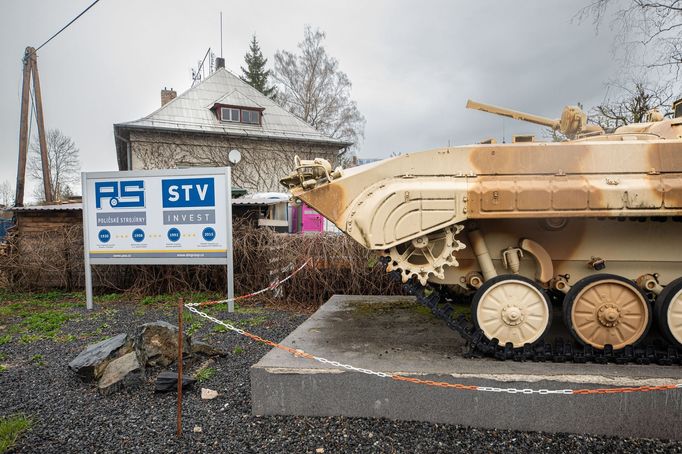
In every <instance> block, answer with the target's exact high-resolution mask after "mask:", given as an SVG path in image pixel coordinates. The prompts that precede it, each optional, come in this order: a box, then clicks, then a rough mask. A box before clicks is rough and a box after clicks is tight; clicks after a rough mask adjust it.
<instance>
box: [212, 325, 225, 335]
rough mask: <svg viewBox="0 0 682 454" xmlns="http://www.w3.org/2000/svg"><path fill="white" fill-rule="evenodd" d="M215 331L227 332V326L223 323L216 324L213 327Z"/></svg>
mask: <svg viewBox="0 0 682 454" xmlns="http://www.w3.org/2000/svg"><path fill="white" fill-rule="evenodd" d="M213 332H214V333H226V332H227V328H225V327H224V326H223V325H215V326H214V327H213Z"/></svg>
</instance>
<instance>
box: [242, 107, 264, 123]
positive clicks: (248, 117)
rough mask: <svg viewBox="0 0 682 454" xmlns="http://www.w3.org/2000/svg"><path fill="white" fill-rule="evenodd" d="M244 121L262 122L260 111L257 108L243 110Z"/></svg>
mask: <svg viewBox="0 0 682 454" xmlns="http://www.w3.org/2000/svg"><path fill="white" fill-rule="evenodd" d="M242 123H251V124H254V125H258V124H260V112H258V111H257V110H242Z"/></svg>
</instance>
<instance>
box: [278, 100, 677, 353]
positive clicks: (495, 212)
mask: <svg viewBox="0 0 682 454" xmlns="http://www.w3.org/2000/svg"><path fill="white" fill-rule="evenodd" d="M467 107H469V108H474V109H478V110H483V111H487V112H491V113H495V114H500V115H505V116H508V117H511V118H515V119H519V120H526V121H530V122H532V123H536V124H540V125H544V126H548V127H550V128H553V129H554V130H556V131H558V132H560V133H562V134H564V135H565V136H567V137H568V138H569V139H570V140H568V141H565V142H536V141H534V138H533V137H532V136H518V137H515V138H514V143H510V144H498V143H495V142H494V141H493V140H488V141H486V142H483V143H480V144H477V145H468V146H459V147H448V148H439V149H435V150H429V151H423V152H419V153H410V154H405V155H401V156H397V157H394V158H390V159H386V160H383V161H380V162H377V163H372V164H367V165H364V166H359V167H353V168H349V169H340V168H337V169H332V168H331V166H330V165H329V163H328V162H326V161H324V160H321V159H315V160H311V161H300V160H298V159H297V160H296V168H295V170H294V172H293V173H292V174H290V175H289V176H288V177H286V178H284V179H283V180H282V183H283V184H284V185H285V186H287V187H288V188H289V190H290V191H291V193H292V195H293V197H294V198H295V199H297V200H302V201H304V202H305V203H306V204H308V205H310V206H312V207H313V208H315V209H316V210H318V211H319V212H320V213H322V214H323V215H324V216H325V217H326V218H327V219H329V220H330V221H332V222H333V223H334V224H336V226H337V227H338V228H339V229H341V230H342V231H343V232H346V233H347V234H348V235H350V236H351V237H352V238H353V239H355V240H356V241H357V242H358V243H360V244H362V245H363V246H365V247H366V248H368V249H372V250H376V251H378V252H380V253H381V254H383V255H384V257H385V259H384V260H385V263H386V269H387V271H388V272H391V273H393V274H394V275H398V274H399V276H400V277H401V279H402V281H403V282H404V283H405V284H406V286H407V288H408V289H409V290H410V291H412V293H414V294H416V295H417V296H418V297H419V299H420V301H421V302H422V303H424V304H427V305H428V306H429V307H431V308H432V309H433V311H434V313H435V314H436V315H439V316H440V317H441V318H443V319H445V320H446V321H447V322H448V324H450V325H451V327H453V328H454V329H457V330H458V331H459V332H460V333H461V334H462V335H464V336H465V337H466V338H467V339H468V340H470V341H471V342H473V343H474V344H476V345H477V346H478V347H479V349H480V350H482V351H486V350H487V351H488V352H492V353H494V354H495V355H496V356H498V357H508V358H509V357H515V358H517V359H518V358H519V357H522V358H537V357H538V351H537V349H534V346H535V345H539V344H541V343H542V339H543V336H545V334H546V333H547V331H548V329H549V326H550V324H551V321H552V310H553V305H554V304H553V302H554V303H555V304H562V308H563V321H564V323H565V324H566V326H567V327H568V328H569V329H570V332H571V334H572V335H573V336H574V338H575V339H576V340H577V341H578V342H579V344H574V347H571V346H570V345H568V344H567V345H566V346H565V348H564V346H562V347H561V348H558V350H561V351H556V350H557V347H555V351H553V352H551V355H553V356H554V357H555V356H556V355H557V354H558V355H559V356H560V357H573V358H572V359H575V360H589V359H591V358H592V357H593V356H594V357H597V358H600V357H604V355H605V357H606V359H607V360H608V359H613V358H615V359H616V360H618V358H621V357H622V355H624V358H625V359H624V361H627V360H633V359H634V360H638V361H640V362H647V361H648V360H649V359H652V356H655V355H654V353H652V352H651V351H649V352H643V353H642V352H640V353H639V354H637V352H636V351H635V350H636V349H635V347H634V346H636V345H638V344H639V343H640V342H641V341H642V340H643V339H644V338H645V337H646V336H647V333H648V332H649V329H650V326H651V325H652V322H653V321H654V320H656V322H657V323H658V325H659V327H660V331H661V333H662V334H663V336H664V337H665V339H666V340H667V342H668V344H665V345H662V348H663V350H664V351H665V352H667V353H664V354H663V356H665V359H664V360H662V361H660V362H668V363H669V362H677V361H676V360H675V358H676V357H677V355H678V354H677V349H679V348H680V347H682V224H681V223H680V222H679V221H680V220H681V219H682V118H672V119H664V118H663V116H662V115H660V114H659V113H658V112H655V111H654V112H651V113H650V115H649V117H650V118H649V120H650V121H648V122H646V123H639V124H630V125H627V126H623V127H621V128H618V129H616V130H615V131H614V132H612V133H605V132H604V131H602V129H601V128H599V127H598V126H595V125H590V124H588V123H587V116H586V115H585V113H584V112H583V111H582V110H581V109H579V108H578V107H574V106H569V107H566V108H565V109H564V111H563V113H562V115H561V118H560V119H556V120H554V119H548V118H543V117H539V116H535V115H529V114H524V113H521V112H516V111H512V110H509V109H503V108H499V107H495V106H489V105H484V104H479V103H475V102H472V101H469V102H468V103H467ZM467 297H469V300H470V304H471V319H472V322H473V326H470V325H467V322H466V321H465V320H463V319H462V318H461V317H460V318H455V317H453V316H452V313H453V312H452V307H451V304H452V303H453V302H454V301H461V300H466V298H467ZM580 344H581V345H582V346H585V347H586V350H583V351H581V352H578V351H577V350H576V348H575V347H576V346H579V345H580ZM657 345H658V346H659V347H660V346H661V344H657ZM549 349H550V350H551V348H549ZM563 350H567V351H563ZM659 350H660V349H659ZM524 352H525V353H524ZM619 352H621V353H619ZM542 354H544V353H543V352H541V354H540V356H542ZM619 354H620V355H621V356H619ZM656 355H658V356H659V357H660V356H661V355H660V354H659V353H656ZM666 355H667V356H666ZM642 358H644V359H642ZM647 358H649V359H647ZM671 358H672V360H671ZM659 359H660V358H659Z"/></svg>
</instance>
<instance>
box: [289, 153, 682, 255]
mask: <svg viewBox="0 0 682 454" xmlns="http://www.w3.org/2000/svg"><path fill="white" fill-rule="evenodd" d="M292 194H293V196H294V197H297V198H300V199H301V200H303V201H305V202H306V203H307V204H308V205H310V206H312V207H313V208H315V209H316V210H317V211H319V212H320V213H322V214H323V215H324V216H325V217H326V218H327V219H329V220H330V221H331V222H333V223H334V224H335V225H336V226H337V227H338V228H339V229H340V230H342V231H344V232H346V233H348V234H349V235H350V236H352V237H353V238H354V239H355V240H356V241H358V242H359V243H360V244H363V245H364V246H365V247H367V248H369V249H375V250H381V249H386V248H390V247H392V246H394V245H396V244H398V243H401V242H405V241H409V240H412V239H414V238H417V237H419V236H421V235H424V234H425V233H429V232H431V231H434V230H436V229H439V228H443V227H446V226H448V225H452V224H455V223H461V222H464V221H466V220H467V219H481V220H483V219H491V220H492V219H513V218H550V217H566V218H575V217H596V216H599V217H613V218H618V217H625V218H628V217H644V216H655V217H665V216H682V141H680V140H667V141H666V140H649V141H645V140H642V141H639V142H637V141H630V142H628V143H624V142H623V141H618V140H612V141H606V142H604V141H599V142H596V141H595V142H589V141H577V142H566V143H530V144H528V143H525V144H501V145H500V144H492V145H476V146H470V147H456V148H441V149H435V150H429V151H424V152H420V153H412V154H406V155H402V156H398V157H395V158H391V159H387V160H385V161H382V162H379V163H375V164H371V165H368V166H360V167H356V168H351V169H347V170H344V171H343V176H342V177H341V178H338V179H335V180H333V181H331V182H329V183H323V184H320V185H318V186H317V187H315V188H313V189H310V190H303V189H302V188H300V187H298V188H294V189H293V190H292ZM448 210H449V211H450V213H449V214H448V213H447V212H448Z"/></svg>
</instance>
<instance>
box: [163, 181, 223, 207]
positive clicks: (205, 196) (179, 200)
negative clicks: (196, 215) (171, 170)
mask: <svg viewBox="0 0 682 454" xmlns="http://www.w3.org/2000/svg"><path fill="white" fill-rule="evenodd" d="M161 190H162V191H163V207H164V208H188V207H212V206H215V184H214V181H213V178H181V179H172V180H162V181H161Z"/></svg>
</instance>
